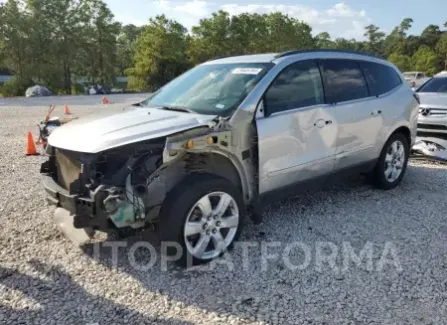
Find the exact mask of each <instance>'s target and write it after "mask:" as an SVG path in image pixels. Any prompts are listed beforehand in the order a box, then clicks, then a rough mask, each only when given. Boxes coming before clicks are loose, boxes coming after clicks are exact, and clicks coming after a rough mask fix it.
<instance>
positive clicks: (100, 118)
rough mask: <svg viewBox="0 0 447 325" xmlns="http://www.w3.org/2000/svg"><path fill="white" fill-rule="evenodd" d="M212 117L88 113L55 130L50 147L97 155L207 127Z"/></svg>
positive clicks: (139, 111)
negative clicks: (144, 141) (105, 151)
mask: <svg viewBox="0 0 447 325" xmlns="http://www.w3.org/2000/svg"><path fill="white" fill-rule="evenodd" d="M214 117H215V116H213V115H202V114H192V113H183V112H175V111H167V110H162V109H157V108H146V107H130V108H126V109H125V110H123V111H119V112H114V113H110V112H105V113H99V114H91V115H88V116H86V117H83V118H80V119H78V120H74V121H72V122H69V123H67V124H65V125H63V126H61V127H58V128H57V129H55V130H54V131H53V132H52V133H51V135H50V137H49V138H48V143H49V144H50V145H51V146H52V147H56V148H61V149H66V150H72V151H79V152H85V153H97V152H100V151H104V150H107V149H111V148H114V147H118V146H122V145H126V144H130V143H134V142H139V141H143V140H149V139H155V138H159V137H163V136H167V135H169V134H172V133H176V132H180V131H183V130H187V129H190V128H194V127H198V126H203V125H208V123H209V122H211V121H212V120H213V118H214Z"/></svg>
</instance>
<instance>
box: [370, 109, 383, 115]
mask: <svg viewBox="0 0 447 325" xmlns="http://www.w3.org/2000/svg"><path fill="white" fill-rule="evenodd" d="M380 114H382V111H381V110H377V111H372V112H371V115H372V116H377V115H380Z"/></svg>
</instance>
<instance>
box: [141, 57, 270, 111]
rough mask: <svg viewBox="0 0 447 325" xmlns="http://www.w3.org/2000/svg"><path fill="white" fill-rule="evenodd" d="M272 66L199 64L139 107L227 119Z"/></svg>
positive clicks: (261, 64) (259, 64) (268, 64)
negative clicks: (192, 112) (178, 109)
mask: <svg viewBox="0 0 447 325" xmlns="http://www.w3.org/2000/svg"><path fill="white" fill-rule="evenodd" d="M272 66H273V63H232V64H205V65H200V66H197V67H195V68H193V69H191V70H189V71H187V72H186V73H184V74H183V75H181V76H180V77H178V78H176V79H174V80H173V81H171V82H170V83H169V84H167V85H166V86H164V87H163V88H161V89H160V90H158V91H157V92H155V93H154V94H153V95H152V96H151V97H150V98H148V99H147V100H145V101H144V102H142V103H141V105H143V106H147V107H163V108H174V109H175V108H180V109H181V108H184V109H185V111H194V112H196V113H200V114H210V115H219V116H229V115H231V114H232V113H233V112H234V110H235V109H236V108H237V107H238V106H239V104H240V103H242V101H243V100H244V99H245V97H247V95H248V94H249V93H250V91H251V90H252V89H253V88H254V86H255V85H256V84H257V83H258V82H259V80H261V78H262V77H263V76H264V75H265V74H266V72H267V71H268V70H269V69H270V68H271V67H272Z"/></svg>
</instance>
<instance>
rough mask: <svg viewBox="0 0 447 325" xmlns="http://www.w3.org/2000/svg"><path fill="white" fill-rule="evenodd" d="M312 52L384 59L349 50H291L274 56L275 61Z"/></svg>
mask: <svg viewBox="0 0 447 325" xmlns="http://www.w3.org/2000/svg"><path fill="white" fill-rule="evenodd" d="M312 52H336V53H346V54H358V55H365V56H370V57H373V58H377V59H382V60H385V58H383V57H380V56H377V55H374V54H371V53H367V52H357V51H351V50H338V49H307V50H292V51H287V52H283V53H279V54H277V55H275V59H279V58H283V57H285V56H289V55H295V54H303V53H312Z"/></svg>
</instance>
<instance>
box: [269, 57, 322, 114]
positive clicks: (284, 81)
mask: <svg viewBox="0 0 447 325" xmlns="http://www.w3.org/2000/svg"><path fill="white" fill-rule="evenodd" d="M264 99H265V105H266V111H267V114H273V113H276V112H282V111H286V110H290V109H295V108H301V107H306V106H312V105H317V104H323V103H324V92H323V83H322V81H321V75H320V70H319V69H318V65H317V63H316V62H314V61H303V62H298V63H294V64H292V65H290V66H288V67H287V68H285V69H284V70H283V71H281V72H280V73H279V75H278V77H277V78H276V79H275V80H274V81H273V82H272V84H271V86H270V88H269V89H268V90H267V92H266V93H265V96H264Z"/></svg>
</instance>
